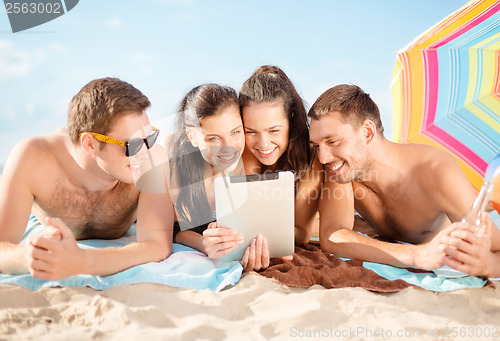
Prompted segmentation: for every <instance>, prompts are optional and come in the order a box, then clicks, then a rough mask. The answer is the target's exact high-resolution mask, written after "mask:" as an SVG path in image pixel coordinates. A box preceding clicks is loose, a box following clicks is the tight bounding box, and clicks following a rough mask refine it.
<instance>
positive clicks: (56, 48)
mask: <svg viewBox="0 0 500 341" xmlns="http://www.w3.org/2000/svg"><path fill="white" fill-rule="evenodd" d="M50 48H51V49H52V51H55V52H61V53H66V52H68V47H67V46H66V45H63V44H60V43H56V42H53V43H52V44H50Z"/></svg>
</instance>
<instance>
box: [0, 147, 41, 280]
mask: <svg viewBox="0 0 500 341" xmlns="http://www.w3.org/2000/svg"><path fill="white" fill-rule="evenodd" d="M38 155H39V153H38V152H37V151H36V139H26V140H23V141H21V142H19V143H18V144H17V145H16V146H15V147H14V149H13V150H12V152H11V153H10V155H9V157H8V159H7V162H6V164H5V168H4V171H3V174H2V177H1V182H0V272H2V273H7V274H17V273H26V272H27V271H28V270H27V267H26V248H25V246H24V245H18V244H19V242H20V241H21V238H22V236H23V234H24V231H25V230H26V225H27V222H28V218H29V215H30V212H31V207H32V205H33V199H34V195H33V194H32V191H31V187H32V185H33V178H32V177H33V169H37V168H36V167H37V166H36V164H37V163H38V161H37V160H38ZM38 167H39V165H38Z"/></svg>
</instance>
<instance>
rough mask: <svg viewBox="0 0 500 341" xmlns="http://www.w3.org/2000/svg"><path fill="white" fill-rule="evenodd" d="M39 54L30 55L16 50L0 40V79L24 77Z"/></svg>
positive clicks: (32, 66)
mask: <svg viewBox="0 0 500 341" xmlns="http://www.w3.org/2000/svg"><path fill="white" fill-rule="evenodd" d="M37 56H40V52H39V51H37V53H36V54H31V53H29V52H27V51H23V50H21V49H17V48H16V47H14V44H13V43H12V42H10V41H6V40H0V79H4V80H5V79H9V78H19V77H24V76H26V75H27V74H28V73H29V72H30V71H31V70H32V69H33V68H34V66H35V60H36V59H37V58H38V57H37Z"/></svg>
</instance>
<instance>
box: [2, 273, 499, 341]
mask: <svg viewBox="0 0 500 341" xmlns="http://www.w3.org/2000/svg"><path fill="white" fill-rule="evenodd" d="M497 283H498V282H497ZM498 321H500V289H499V288H498V286H497V287H496V288H481V289H466V290H459V291H454V292H449V293H434V292H430V291H426V290H420V289H414V288H409V289H405V290H403V291H401V292H398V293H394V294H377V293H372V292H369V291H366V290H364V289H361V288H345V289H331V290H327V289H324V288H323V287H321V286H313V287H311V288H308V289H297V288H291V287H287V286H284V285H281V284H277V283H275V282H274V281H272V280H269V279H266V278H264V277H262V276H260V275H257V274H249V275H246V276H245V277H243V278H242V279H241V281H240V282H239V283H238V284H237V285H236V286H234V287H232V288H229V289H226V290H224V291H222V292H219V293H214V292H211V291H209V290H204V291H195V290H191V289H179V288H173V287H169V286H164V285H157V284H139V285H130V286H118V287H113V288H110V289H107V290H104V291H96V290H93V289H90V288H49V289H41V290H38V291H35V292H32V291H29V290H26V289H23V288H21V287H17V286H11V285H2V286H0V339H1V340H28V339H37V340H69V339H71V340H75V341H76V340H90V339H92V340H136V339H139V338H140V339H147V340H166V339H168V340H223V339H238V340H287V339H290V340H293V339H335V340H339V339H340V340H359V339H362V340H373V339H376V340H429V339H431V340H462V339H463V340H497V339H500V330H499V328H500V325H499V322H498Z"/></svg>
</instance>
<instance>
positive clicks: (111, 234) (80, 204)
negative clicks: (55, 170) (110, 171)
mask: <svg viewBox="0 0 500 341" xmlns="http://www.w3.org/2000/svg"><path fill="white" fill-rule="evenodd" d="M138 195H139V194H138V191H137V190H136V189H135V187H134V186H133V185H128V184H123V183H119V184H118V185H117V186H116V187H115V188H113V189H112V190H110V191H106V192H96V193H89V192H87V191H85V190H83V189H82V188H79V187H77V186H74V185H72V184H71V183H69V182H67V181H64V180H62V181H59V182H58V183H54V184H52V186H49V187H48V188H47V189H46V191H44V193H43V194H42V195H38V196H37V197H35V204H34V205H33V211H34V213H35V215H36V216H37V217H38V218H39V219H40V218H41V219H44V218H45V216H53V217H58V218H60V219H62V220H63V221H64V222H65V223H66V225H68V227H69V228H70V229H71V230H72V231H73V234H74V235H75V237H76V238H77V239H87V238H103V239H111V238H118V237H120V236H121V235H123V233H124V232H126V230H127V229H128V228H129V227H130V225H131V224H132V223H133V222H134V221H135V219H136V208H137V201H138Z"/></svg>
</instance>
